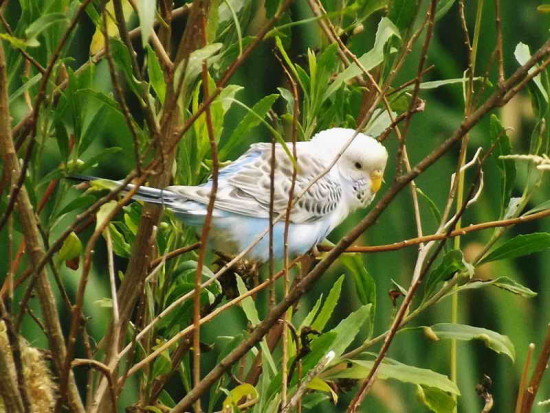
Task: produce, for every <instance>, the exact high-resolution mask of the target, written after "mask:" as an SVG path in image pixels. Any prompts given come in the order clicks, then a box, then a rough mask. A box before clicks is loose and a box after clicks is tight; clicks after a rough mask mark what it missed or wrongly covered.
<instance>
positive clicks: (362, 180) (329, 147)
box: [312, 128, 388, 204]
mask: <svg viewBox="0 0 550 413" xmlns="http://www.w3.org/2000/svg"><path fill="white" fill-rule="evenodd" d="M354 135H355V130H353V129H344V128H333V129H327V130H324V131H322V132H319V133H318V134H316V135H315V136H314V137H313V139H312V143H314V144H316V146H317V145H318V146H317V148H318V150H319V151H320V153H321V154H322V156H323V157H324V158H325V159H327V160H328V161H329V162H330V161H332V160H334V158H335V157H336V156H337V155H338V154H339V153H341V152H342V150H343V149H344V147H345V146H346V145H347V144H348V142H349V141H350V139H351V138H353V136H354ZM387 160H388V152H387V151H386V148H385V147H384V146H383V145H382V144H381V143H380V142H378V141H377V140H376V139H374V138H372V137H370V136H367V135H365V134H363V133H358V134H357V136H355V138H353V141H352V142H351V144H349V146H348V147H347V149H345V151H344V153H343V154H342V155H341V156H340V159H338V161H337V163H336V166H337V168H338V172H339V173H340V175H341V177H342V178H343V179H344V180H346V181H348V182H350V183H351V185H352V186H353V189H354V190H355V192H356V194H355V196H356V198H357V200H359V201H360V203H361V204H368V203H369V202H370V200H371V199H372V196H373V195H374V194H375V193H376V192H378V190H379V189H380V187H381V186H382V178H383V175H384V170H385V169H386V162H387Z"/></svg>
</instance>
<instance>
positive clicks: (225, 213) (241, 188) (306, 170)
mask: <svg viewBox="0 0 550 413" xmlns="http://www.w3.org/2000/svg"><path fill="white" fill-rule="evenodd" d="M354 135H356V136H355V137H354ZM352 138H353V139H352ZM350 140H351V143H350ZM347 145H349V146H347ZM288 146H289V148H290V147H291V144H289V145H288ZM346 146H347V148H346ZM344 148H346V149H345V150H344V151H343V152H342V150H343V149H344ZM296 153H297V157H296V158H297V159H296V160H297V162H296V164H297V173H296V181H295V188H294V192H293V200H294V203H293V207H292V209H291V211H290V217H289V233H288V244H289V254H290V256H298V255H302V254H305V253H306V252H308V251H309V250H311V249H312V248H314V247H315V246H316V245H317V244H318V243H320V242H321V241H323V240H324V239H325V238H326V237H327V235H328V234H329V233H330V232H331V231H332V230H333V229H334V228H335V227H336V226H338V225H339V224H340V223H341V222H342V221H343V220H344V219H345V218H346V217H347V216H348V215H349V214H350V213H352V212H353V211H355V210H357V209H359V208H365V207H366V206H368V205H369V204H370V203H371V201H372V199H373V198H374V196H375V194H376V192H377V191H378V190H379V189H380V186H381V184H382V176H383V174H384V169H385V167H386V161H387V158H388V153H387V151H386V148H384V146H382V145H381V144H380V143H379V142H378V141H377V140H376V139H373V138H372V137H370V136H367V135H365V134H362V133H358V134H356V132H355V130H353V129H344V128H333V129H328V130H324V131H322V132H319V133H317V134H316V135H315V136H314V137H313V138H312V139H311V140H310V141H307V142H298V143H297V144H296ZM271 154H272V145H271V144H270V143H256V144H253V145H251V146H250V148H249V149H248V151H246V152H245V153H244V154H243V155H242V156H241V157H239V158H238V159H237V160H235V161H234V162H232V163H231V164H229V165H228V166H226V167H224V168H223V169H221V170H220V171H219V174H218V190H217V192H216V195H215V203H214V210H213V213H212V226H211V229H210V232H209V240H208V243H209V247H210V248H211V249H213V250H214V251H218V252H221V253H222V254H224V255H226V256H236V255H238V254H239V253H240V252H241V251H243V250H244V249H245V248H247V247H248V246H249V245H250V244H251V243H253V242H254V241H255V240H256V239H257V238H258V237H259V236H261V234H265V233H266V231H267V229H268V227H269V211H270V197H271V196H270V187H271V178H270V171H271ZM338 155H340V157H339V158H338V160H337V161H336V162H334V161H335V159H336V158H337V156H338ZM332 164H333V165H332ZM331 165H332V167H331V168H330V170H328V172H326V173H325V174H324V175H323V173H324V172H325V171H326V170H327V168H329V167H330V166H331ZM292 175H293V163H292V160H291V158H290V157H289V155H288V153H287V152H286V151H285V149H284V148H283V147H282V146H281V145H280V144H277V145H276V148H275V180H274V195H273V211H274V219H277V217H281V218H280V219H279V220H278V222H276V223H275V225H274V228H273V254H274V258H275V259H282V258H283V254H284V227H285V222H284V221H285V217H286V212H287V207H288V199H289V195H290V192H291V185H292V179H293V178H292ZM86 179H88V178H86ZM90 179H94V178H90ZM312 183H313V184H312ZM309 186H310V187H309ZM308 187H309V189H307V191H305V192H304V190H306V188H308ZM130 188H132V185H128V189H130ZM211 189H212V180H211V179H209V180H208V181H207V182H206V183H204V184H202V185H197V186H169V187H167V188H164V189H156V188H150V187H143V186H142V187H140V188H139V189H138V191H137V193H136V194H135V195H134V197H133V198H134V199H136V200H141V201H145V202H150V203H154V204H161V205H162V206H164V207H165V208H168V209H170V210H171V211H173V212H174V214H175V215H176V216H177V217H178V218H179V219H181V220H182V221H183V222H184V223H186V224H187V225H190V226H193V227H196V228H197V230H199V231H200V228H201V227H202V225H203V224H204V221H205V217H206V215H207V206H208V202H209V199H210V193H211ZM299 195H302V196H301V197H299ZM243 258H244V259H246V260H248V261H252V262H258V263H263V262H266V261H268V259H269V240H268V236H267V235H265V236H264V237H263V238H262V239H261V240H260V241H259V242H258V243H257V244H256V246H255V247H253V248H252V249H251V250H250V251H249V252H248V253H247V254H246V255H245V256H244V257H243Z"/></svg>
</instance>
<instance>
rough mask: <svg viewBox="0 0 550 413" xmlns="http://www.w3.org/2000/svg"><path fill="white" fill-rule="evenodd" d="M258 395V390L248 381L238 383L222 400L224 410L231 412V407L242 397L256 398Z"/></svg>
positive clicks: (247, 398)
mask: <svg viewBox="0 0 550 413" xmlns="http://www.w3.org/2000/svg"><path fill="white" fill-rule="evenodd" d="M258 397H259V395H258V391H257V390H256V388H255V387H254V386H253V385H252V384H250V383H243V384H239V385H238V386H237V387H235V388H233V389H231V390H230V391H229V395H228V396H227V397H226V398H225V400H224V401H223V404H222V405H223V409H224V412H225V411H227V412H232V411H233V407H235V406H237V404H238V403H239V402H240V401H241V400H243V399H244V401H248V400H253V399H257V398H258Z"/></svg>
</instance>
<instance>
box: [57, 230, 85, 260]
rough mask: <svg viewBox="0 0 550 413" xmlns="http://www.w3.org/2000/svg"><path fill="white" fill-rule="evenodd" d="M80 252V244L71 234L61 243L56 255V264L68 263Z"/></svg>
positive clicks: (72, 233) (76, 237)
mask: <svg viewBox="0 0 550 413" xmlns="http://www.w3.org/2000/svg"><path fill="white" fill-rule="evenodd" d="M81 252H82V242H81V241H80V238H78V236H77V235H76V234H75V233H74V232H71V233H70V234H69V236H68V237H67V238H65V241H63V245H62V246H61V249H60V250H59V252H58V254H57V260H58V262H63V261H70V260H72V259H74V258H77V257H79V256H80V253H81Z"/></svg>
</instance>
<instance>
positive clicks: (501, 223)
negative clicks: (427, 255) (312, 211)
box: [318, 209, 550, 253]
mask: <svg viewBox="0 0 550 413" xmlns="http://www.w3.org/2000/svg"><path fill="white" fill-rule="evenodd" d="M547 216H550V209H545V210H544V211H540V212H537V213H535V214H531V215H524V216H521V217H517V218H510V219H502V220H496V221H488V222H481V223H479V224H472V225H470V226H468V227H464V228H461V229H456V230H454V231H452V232H450V233H449V234H431V235H424V236H423V237H415V238H410V239H406V240H404V241H399V242H394V243H393V244H386V245H373V246H361V245H356V246H351V247H348V248H346V250H345V251H344V252H351V253H354V252H362V253H374V252H386V251H395V250H399V249H402V248H406V247H410V246H413V245H418V244H422V243H425V242H429V241H439V240H444V239H447V238H454V237H460V236H462V235H466V234H468V233H470V232H475V231H480V230H484V229H489V228H498V227H509V226H512V225H517V224H521V223H523V222H529V221H534V220H537V219H541V218H545V217H547ZM318 248H319V250H320V251H331V250H332V249H333V248H332V247H327V246H323V245H319V247H318Z"/></svg>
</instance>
